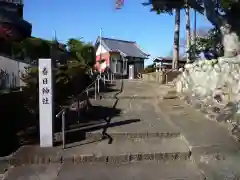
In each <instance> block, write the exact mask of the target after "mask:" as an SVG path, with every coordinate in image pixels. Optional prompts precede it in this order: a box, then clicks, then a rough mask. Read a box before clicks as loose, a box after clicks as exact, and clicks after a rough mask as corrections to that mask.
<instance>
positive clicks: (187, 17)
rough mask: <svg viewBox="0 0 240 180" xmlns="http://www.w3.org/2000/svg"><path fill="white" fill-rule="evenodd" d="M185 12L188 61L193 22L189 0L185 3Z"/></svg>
mask: <svg viewBox="0 0 240 180" xmlns="http://www.w3.org/2000/svg"><path fill="white" fill-rule="evenodd" d="M185 12H186V35H187V36H186V37H187V46H186V54H187V63H189V61H190V51H189V49H190V46H191V28H190V26H191V24H190V7H189V5H188V0H186V4H185Z"/></svg>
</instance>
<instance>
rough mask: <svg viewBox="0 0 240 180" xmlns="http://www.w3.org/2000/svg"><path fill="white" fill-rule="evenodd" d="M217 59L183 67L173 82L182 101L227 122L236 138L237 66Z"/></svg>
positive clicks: (239, 91)
mask: <svg viewBox="0 0 240 180" xmlns="http://www.w3.org/2000/svg"><path fill="white" fill-rule="evenodd" d="M220 60H221V59H219V60H206V61H203V60H202V61H198V62H195V63H193V64H186V65H185V71H184V72H183V73H182V74H181V75H180V76H179V77H178V78H177V79H176V88H177V92H178V93H180V95H181V96H182V98H184V99H185V100H186V101H187V102H188V103H189V104H191V105H193V106H195V107H196V108H199V109H200V110H201V111H202V112H204V113H205V114H206V115H207V117H209V118H210V119H213V120H216V121H219V122H229V123H231V124H232V125H233V128H232V133H233V134H235V135H236V134H238V135H237V137H238V138H239V137H240V131H239V128H238V127H239V122H238V112H239V102H240V63H228V62H221V61H220Z"/></svg>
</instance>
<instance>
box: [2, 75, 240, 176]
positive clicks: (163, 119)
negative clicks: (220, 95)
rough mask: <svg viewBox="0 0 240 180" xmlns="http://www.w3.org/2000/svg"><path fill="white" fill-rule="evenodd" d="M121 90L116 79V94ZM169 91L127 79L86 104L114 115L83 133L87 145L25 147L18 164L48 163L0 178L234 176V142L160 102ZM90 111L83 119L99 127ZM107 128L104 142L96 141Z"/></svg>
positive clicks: (188, 110)
mask: <svg viewBox="0 0 240 180" xmlns="http://www.w3.org/2000/svg"><path fill="white" fill-rule="evenodd" d="M120 88H121V82H120V81H117V86H116V89H120ZM169 89H170V88H169V87H168V86H165V85H159V84H154V83H147V82H142V81H140V80H133V81H130V80H125V81H124V82H123V89H122V92H121V93H119V92H118V91H113V92H114V93H113V92H110V93H106V94H105V95H106V96H104V94H103V99H101V100H99V99H98V100H91V103H92V105H93V107H100V106H101V108H100V112H102V108H103V109H104V110H107V109H111V108H113V109H114V113H113V112H112V111H111V113H110V115H108V116H102V114H101V113H100V114H101V116H100V117H101V118H100V119H104V120H103V121H101V126H99V127H100V128H99V127H95V128H89V129H87V128H86V127H85V129H84V131H85V133H86V134H87V135H86V134H85V137H86V139H85V140H83V141H81V142H73V143H69V144H68V146H69V148H68V149H65V150H62V149H61V147H55V148H50V149H40V148H38V147H25V148H22V149H21V150H19V151H18V153H16V155H15V157H16V158H17V159H18V160H20V159H21V158H22V160H23V159H25V160H26V159H28V160H29V159H34V158H35V159H37V157H41V158H42V159H44V158H45V160H46V161H44V162H40V161H39V159H38V165H36V164H35V165H30V162H29V161H28V162H27V161H25V163H26V164H27V165H26V166H20V167H15V168H13V169H10V170H9V171H8V173H7V175H6V177H5V178H4V179H6V180H13V179H14V180H17V179H21V178H22V179H33V180H34V179H44V180H45V179H46V180H54V179H55V180H61V179H66V178H67V179H70V180H77V179H93V180H94V179H126V180H127V179H129V180H130V179H192V180H194V179H209V180H213V179H217V180H221V179H236V178H239V177H240V161H239V160H240V159H239V157H240V155H239V153H238V150H239V144H238V143H237V142H236V141H235V140H234V139H233V138H232V137H231V135H230V134H229V133H228V131H227V129H225V128H224V127H222V126H220V125H219V124H217V123H215V122H212V121H210V120H208V119H206V118H205V117H204V116H203V114H201V113H200V112H198V111H196V110H195V109H193V108H192V107H190V106H188V105H186V104H185V103H184V102H183V101H181V100H179V99H171V100H170V99H164V98H163V96H165V95H166V93H167V91H169ZM116 94H117V95H116ZM116 111H118V113H116ZM94 112H95V116H93V117H89V119H88V121H90V122H93V121H94V122H96V121H99V120H96V118H95V117H96V114H97V113H96V111H94ZM105 114H106V113H103V115H105ZM94 118H95V119H94ZM104 129H105V130H106V133H107V134H108V135H109V137H108V138H106V139H105V140H101V141H100V139H99V138H100V137H101V134H102V132H103V130H104ZM92 137H94V138H92ZM109 138H111V139H112V141H111V142H110V141H109ZM89 139H90V140H89ZM49 157H51V158H52V159H51V158H50V159H49ZM23 161H24V160H23ZM31 163H34V160H33V161H32V162H31ZM46 164H47V165H46Z"/></svg>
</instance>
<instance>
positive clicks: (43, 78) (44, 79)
mask: <svg viewBox="0 0 240 180" xmlns="http://www.w3.org/2000/svg"><path fill="white" fill-rule="evenodd" d="M38 71H39V121H40V122H39V125H40V147H53V115H54V114H53V83H52V61H51V59H39V64H38Z"/></svg>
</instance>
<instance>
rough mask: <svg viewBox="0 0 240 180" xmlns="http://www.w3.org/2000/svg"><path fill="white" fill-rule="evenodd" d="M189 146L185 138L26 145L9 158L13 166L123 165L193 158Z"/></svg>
mask: <svg viewBox="0 0 240 180" xmlns="http://www.w3.org/2000/svg"><path fill="white" fill-rule="evenodd" d="M190 155H191V153H190V150H189V148H188V145H187V144H186V143H185V141H184V140H182V138H175V139H161V138H152V139H147V140H143V139H139V140H137V139H135V140H128V141H109V139H105V140H102V141H96V142H92V143H89V142H87V143H84V142H80V143H72V144H68V145H67V146H66V148H65V149H62V148H61V147H54V148H40V147H38V146H24V147H22V148H20V149H19V150H18V151H17V152H16V153H15V154H14V156H13V157H12V158H11V159H10V163H11V164H14V165H21V164H48V163H62V162H70V163H92V162H98V163H110V164H120V163H126V162H135V161H161V160H179V159H181V160H186V159H189V158H190Z"/></svg>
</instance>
